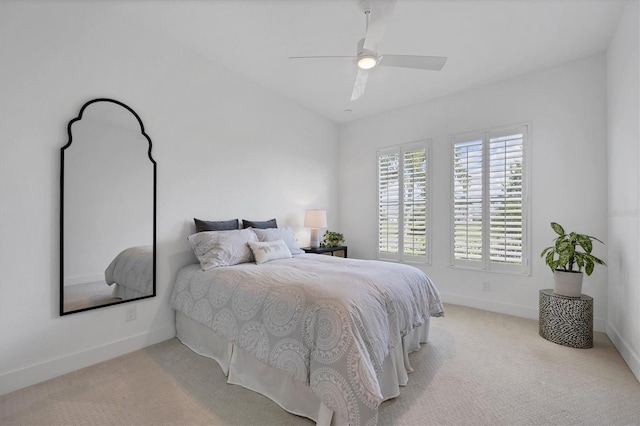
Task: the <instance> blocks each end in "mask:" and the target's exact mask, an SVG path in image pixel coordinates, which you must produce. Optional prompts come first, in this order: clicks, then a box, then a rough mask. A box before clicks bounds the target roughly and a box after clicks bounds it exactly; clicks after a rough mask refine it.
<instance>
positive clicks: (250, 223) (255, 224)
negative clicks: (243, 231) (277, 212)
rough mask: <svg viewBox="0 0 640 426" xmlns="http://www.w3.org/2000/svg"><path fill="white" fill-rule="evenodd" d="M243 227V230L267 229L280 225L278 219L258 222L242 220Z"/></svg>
mask: <svg viewBox="0 0 640 426" xmlns="http://www.w3.org/2000/svg"><path fill="white" fill-rule="evenodd" d="M242 227H243V228H258V229H267V228H277V227H278V224H277V223H276V219H275V218H274V219H271V220H265V221H258V220H244V219H242Z"/></svg>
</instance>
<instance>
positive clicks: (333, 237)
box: [320, 231, 344, 247]
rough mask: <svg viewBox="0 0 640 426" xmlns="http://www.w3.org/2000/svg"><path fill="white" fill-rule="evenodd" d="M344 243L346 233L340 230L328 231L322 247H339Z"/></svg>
mask: <svg viewBox="0 0 640 426" xmlns="http://www.w3.org/2000/svg"><path fill="white" fill-rule="evenodd" d="M343 243H344V235H342V234H341V233H339V232H333V231H326V232H325V233H324V239H323V240H322V244H320V247H338V246H340V245H342V244H343Z"/></svg>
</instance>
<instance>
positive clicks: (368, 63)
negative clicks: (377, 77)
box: [356, 39, 380, 70]
mask: <svg viewBox="0 0 640 426" xmlns="http://www.w3.org/2000/svg"><path fill="white" fill-rule="evenodd" d="M379 61H380V57H378V55H376V54H375V53H374V52H371V51H370V50H367V49H365V48H364V39H360V41H359V42H358V48H357V51H356V63H357V64H358V68H361V69H363V70H369V69H371V68H373V67H375V66H376V65H378V62H379Z"/></svg>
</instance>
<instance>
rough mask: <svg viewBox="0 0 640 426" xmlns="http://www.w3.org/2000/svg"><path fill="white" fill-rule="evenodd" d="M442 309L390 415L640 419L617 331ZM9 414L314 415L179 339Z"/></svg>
mask: <svg viewBox="0 0 640 426" xmlns="http://www.w3.org/2000/svg"><path fill="white" fill-rule="evenodd" d="M445 312H446V317H445V318H434V319H432V322H431V323H432V329H431V336H430V342H429V343H428V344H427V345H424V346H423V347H422V349H421V350H420V351H418V352H415V353H413V354H411V355H410V357H411V358H410V359H411V363H412V365H413V367H414V368H415V372H413V373H411V374H410V375H409V384H408V386H406V387H404V388H402V391H401V395H400V396H399V397H398V398H395V399H393V400H390V401H387V402H384V403H383V404H382V406H381V407H380V414H379V418H378V424H380V425H545V424H549V425H590V424H593V425H616V424H617V425H640V383H638V381H637V380H636V378H635V377H634V376H633V374H632V373H631V371H630V370H629V368H628V367H627V365H626V364H625V363H624V361H623V360H622V358H621V357H620V355H619V354H618V352H617V351H616V349H615V348H614V347H613V345H612V344H611V342H610V341H609V339H608V338H607V336H606V335H605V334H603V333H595V334H594V347H593V348H592V349H573V348H567V347H564V346H560V345H556V344H554V343H551V342H549V341H547V340H544V339H543V338H541V337H540V336H538V322H537V321H535V320H528V319H522V318H517V317H512V316H508V315H501V314H496V313H491V312H486V311H481V310H476V309H471V308H466V307H460V306H455V305H446V306H445ZM0 424H3V425H9V424H23V425H62V424H65V425H78V424H96V425H101V424H104V425H106V424H118V425H169V424H171V425H205V424H209V425H214V424H215V425H311V424H313V422H311V421H310V420H307V419H304V418H301V417H297V416H294V415H292V414H289V413H287V412H285V411H284V410H282V409H281V408H280V407H279V406H277V405H276V404H275V403H273V402H271V401H270V400H269V399H267V398H265V397H263V396H261V395H259V394H256V393H254V392H252V391H249V390H246V389H244V388H242V387H240V386H234V385H229V384H227V383H226V382H225V377H224V375H223V374H222V372H221V370H220V368H219V367H218V365H217V364H216V363H215V361H212V360H210V359H207V358H204V357H201V356H199V355H196V354H195V353H193V352H191V351H190V350H189V349H188V348H186V347H185V346H183V345H182V344H181V343H180V342H179V341H178V340H177V339H171V340H168V341H166V342H162V343H159V344H157V345H154V346H150V347H148V348H146V349H143V350H140V351H137V352H133V353H130V354H128V355H124V356H121V357H119V358H116V359H113V360H110V361H107V362H103V363H101V364H98V365H95V366H92V367H88V368H85V369H83V370H80V371H76V372H73V373H70V374H67V375H65V376H62V377H58V378H56V379H53V380H49V381H47V382H44V383H40V384H38V385H34V386H31V387H29V388H26V389H22V390H19V391H16V392H13V393H11V394H8V395H5V396H2V397H0Z"/></svg>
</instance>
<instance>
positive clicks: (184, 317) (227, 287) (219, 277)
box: [170, 230, 443, 425]
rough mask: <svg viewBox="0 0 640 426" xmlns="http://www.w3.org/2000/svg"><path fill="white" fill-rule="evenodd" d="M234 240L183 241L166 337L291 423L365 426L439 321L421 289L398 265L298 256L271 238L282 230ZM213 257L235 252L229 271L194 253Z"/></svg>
mask: <svg viewBox="0 0 640 426" xmlns="http://www.w3.org/2000/svg"><path fill="white" fill-rule="evenodd" d="M243 231H247V230H239V231H238V232H236V231H222V232H211V233H200V234H194V235H195V237H194V236H191V237H190V239H191V238H192V237H194V239H193V240H190V242H191V243H192V248H193V249H194V253H195V254H196V257H198V259H199V261H200V262H199V263H196V264H191V265H187V266H185V267H183V268H182V269H181V270H180V271H179V272H178V275H177V278H176V282H175V285H174V288H173V291H172V295H171V302H170V303H171V306H172V308H173V309H175V310H176V328H177V336H178V338H179V339H180V340H181V341H182V342H183V343H184V344H186V345H187V346H188V347H190V348H191V349H192V350H194V351H195V352H197V353H199V354H201V355H205V356H208V357H211V358H213V359H215V360H216V361H217V362H218V364H219V365H220V367H221V368H222V369H223V371H224V372H225V374H226V375H227V377H228V382H229V383H233V384H239V385H242V386H244V387H246V388H249V389H252V390H254V391H257V392H259V393H261V394H263V395H266V396H267V397H269V398H271V399H272V400H274V401H275V402H276V403H278V404H279V405H280V406H282V407H283V408H284V409H285V410H287V411H289V412H291V413H294V414H297V415H301V416H305V417H308V418H310V419H312V420H314V421H316V423H318V424H352V425H356V424H368V425H373V424H376V420H377V412H378V407H379V405H380V403H381V402H382V401H384V400H386V399H389V398H393V397H396V396H398V395H399V391H400V390H399V387H400V386H402V385H404V384H406V383H407V381H408V376H407V373H408V372H410V371H411V366H410V363H409V359H408V356H407V354H408V353H409V352H411V351H413V350H417V349H419V348H420V343H423V342H426V340H427V338H428V332H429V319H430V318H431V317H438V316H442V315H443V308H442V303H441V301H440V296H439V293H438V291H437V289H436V288H435V286H434V285H433V283H432V282H431V280H430V279H429V278H428V277H427V276H426V275H425V274H424V272H422V271H421V270H419V269H418V268H414V267H411V266H408V265H404V264H397V263H389V262H380V261H369V260H358V259H344V258H339V257H332V256H323V255H319V254H305V253H303V252H302V253H300V252H301V251H296V249H297V246H295V244H294V243H292V239H290V238H289V239H288V238H284V239H278V240H273V238H277V237H278V236H283V235H282V231H270V233H271V235H270V236H265V233H264V232H262V231H257V230H256V231H255V232H257V233H258V234H260V237H258V236H256V234H255V232H254V231H249V232H244V235H243V237H241V238H238V239H236V240H234V241H231V240H233V238H235V236H237V235H239V234H240V233H242V232H243ZM279 232H280V235H278V233H279ZM225 233H227V235H224V234H225ZM251 233H253V236H252V235H251ZM202 234H208V235H202ZM230 235H234V237H233V238H231V240H230V239H229V238H228V237H229V236H230ZM221 236H223V237H224V238H220V237H221ZM211 238H213V239H214V240H215V242H213V243H212V242H211ZM196 239H199V240H200V243H198V242H195V240H196ZM269 239H271V241H265V240H269ZM244 240H246V241H245V242H244V244H243V243H242V241H244ZM257 240H261V241H257ZM202 241H205V242H206V243H202ZM286 241H288V243H289V244H287V243H286ZM292 244H293V245H292ZM229 246H232V248H229ZM203 247H204V248H203ZM245 247H246V250H245ZM255 247H257V249H255ZM261 247H263V248H265V250H262V251H261ZM216 250H217V251H220V250H222V251H224V250H226V251H231V252H236V253H235V255H236V256H235V258H234V259H235V260H233V261H231V263H233V264H230V265H224V266H222V265H217V266H211V261H210V260H211V259H209V262H207V260H206V259H204V258H205V257H206V256H204V254H206V253H209V252H211V251H216ZM298 250H299V249H298ZM292 251H293V252H295V253H296V254H293V253H292ZM238 252H241V253H238ZM218 257H222V258H227V259H228V258H230V257H233V256H231V255H229V254H228V253H227V254H224V255H222V256H218ZM203 259H204V262H203ZM244 260H248V261H244ZM214 263H215V262H214ZM222 263H224V262H222Z"/></svg>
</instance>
